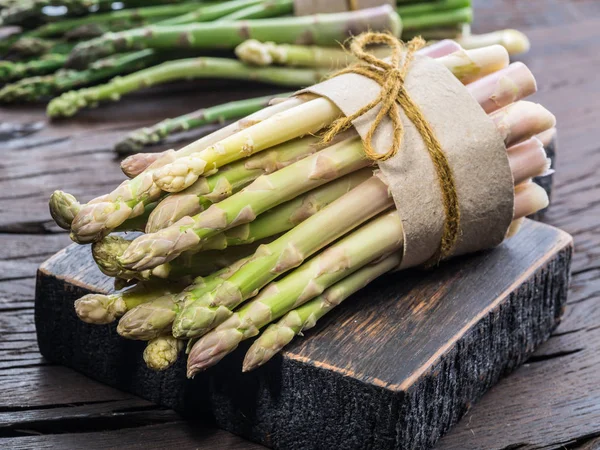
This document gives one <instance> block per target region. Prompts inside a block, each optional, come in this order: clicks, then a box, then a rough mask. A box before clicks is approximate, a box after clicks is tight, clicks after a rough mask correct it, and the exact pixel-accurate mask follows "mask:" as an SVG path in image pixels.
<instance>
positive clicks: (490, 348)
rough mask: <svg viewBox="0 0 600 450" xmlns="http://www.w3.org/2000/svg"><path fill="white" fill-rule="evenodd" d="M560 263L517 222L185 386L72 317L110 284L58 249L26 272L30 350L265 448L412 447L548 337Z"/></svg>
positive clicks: (543, 237)
mask: <svg viewBox="0 0 600 450" xmlns="http://www.w3.org/2000/svg"><path fill="white" fill-rule="evenodd" d="M571 253H572V239H571V237H570V236H569V235H568V234H566V233H564V232H562V231H560V230H557V229H555V228H552V227H550V226H547V225H543V224H540V223H536V222H532V221H526V223H525V225H524V227H523V229H522V230H521V232H520V233H519V234H518V235H517V236H516V237H515V238H513V239H511V240H509V241H508V242H507V243H505V244H504V245H502V246H501V247H499V248H498V249H495V250H494V251H488V252H482V253H480V254H478V255H474V256H469V257H464V258H459V259H456V260H454V261H453V262H452V263H448V264H443V265H441V266H440V267H439V268H438V269H436V270H434V271H427V272H425V271H408V272H405V273H402V274H395V275H389V276H386V277H384V278H381V279H380V280H378V281H376V282H374V283H372V285H370V286H369V287H368V288H366V289H364V290H363V291H361V292H360V293H358V294H357V295H355V296H354V297H353V298H352V299H349V300H348V301H347V302H346V303H345V304H344V305H343V306H342V307H340V308H339V310H337V311H334V312H333V313H331V314H330V315H329V316H328V317H325V318H324V320H322V322H321V323H319V324H318V325H317V327H316V328H315V329H314V330H312V331H309V332H308V333H307V336H306V337H305V338H299V339H297V340H296V341H295V342H294V343H293V344H292V345H290V346H289V348H288V349H287V350H286V351H285V352H284V353H283V355H281V356H279V357H276V358H274V360H272V361H271V362H270V363H269V364H267V365H266V366H265V367H263V368H261V369H259V370H257V371H255V372H252V373H249V374H242V373H241V371H240V368H241V359H242V357H243V355H244V351H245V349H246V348H247V345H245V346H241V348H240V349H238V350H237V351H236V352H234V354H233V355H230V356H229V357H228V358H226V359H225V360H223V361H222V362H221V363H220V364H219V365H217V366H216V367H214V368H213V369H211V370H209V371H207V372H205V373H203V374H200V375H199V376H197V377H196V378H195V379H194V380H187V379H186V378H185V371H184V362H185V361H184V359H185V358H183V357H182V358H180V361H179V362H178V364H177V365H176V366H175V367H173V368H171V369H170V370H168V371H167V372H165V373H160V374H158V373H154V372H152V371H150V370H148V369H147V368H146V367H145V365H144V363H143V361H142V357H141V353H142V350H143V348H144V344H143V343H141V342H133V341H126V340H125V339H122V338H120V337H119V336H118V335H117V334H116V332H115V327H114V326H93V325H87V324H85V323H82V322H80V321H79V320H78V319H77V318H76V316H75V314H74V312H73V301H74V300H75V299H76V298H78V297H80V296H81V295H83V294H85V293H88V292H90V291H108V290H110V286H111V280H109V279H108V278H106V277H104V276H103V275H102V274H100V272H98V270H97V269H96V268H95V267H94V264H93V261H92V260H91V256H90V253H89V248H88V247H78V246H70V247H68V248H67V249H65V250H63V251H61V252H59V253H58V254H56V255H55V256H53V257H52V258H51V259H49V260H48V261H46V262H45V263H44V264H43V265H42V266H41V268H40V270H39V272H38V282H37V293H36V310H35V319H36V327H37V333H38V341H39V346H40V350H41V352H42V354H43V355H44V356H45V357H46V358H48V359H49V360H50V361H53V362H56V363H60V364H64V365H66V366H69V367H72V368H74V369H76V370H79V371H80V372H82V373H84V374H86V375H88V376H90V377H92V378H94V379H97V380H100V381H102V382H104V383H107V384H109V385H111V386H115V387H118V388H120V389H123V390H125V391H128V392H132V393H135V394H137V395H140V396H142V397H144V398H146V399H148V400H151V401H153V402H156V403H159V404H161V405H165V406H169V407H172V408H174V409H176V410H177V411H179V412H182V413H184V414H188V415H194V416H198V415H201V416H202V415H204V416H207V417H209V416H210V417H212V418H215V419H216V421H217V423H218V424H219V425H220V426H221V427H223V428H225V429H228V430H231V431H233V432H234V433H236V434H240V435H242V436H245V437H248V438H250V439H252V440H254V441H257V442H260V443H263V444H265V445H268V446H272V447H275V448H327V447H331V448H346V449H347V448H367V447H368V448H382V449H384V448H386V449H387V448H426V447H430V446H432V445H433V444H434V443H435V442H436V441H437V439H438V438H439V437H440V436H441V435H442V434H443V433H445V432H446V431H447V430H448V429H449V427H450V426H451V425H452V424H454V423H455V422H456V421H458V419H459V418H460V417H461V416H462V415H463V414H464V412H465V411H466V409H467V407H468V406H469V405H470V404H471V403H472V402H474V401H476V400H477V399H478V398H480V397H481V395H482V394H483V393H484V392H485V391H486V390H487V389H488V388H489V387H491V386H492V385H493V384H494V383H495V382H496V381H497V380H498V379H499V378H500V377H501V376H503V375H505V374H507V373H508V372H510V371H512V370H513V369H515V368H516V367H517V366H519V365H520V364H521V363H522V362H523V361H525V359H526V358H527V357H528V355H530V354H531V353H532V352H533V351H534V349H535V348H536V347H537V346H538V345H539V344H541V343H542V342H543V341H544V340H546V339H547V338H548V336H549V335H550V332H551V331H552V330H553V329H554V328H555V326H556V325H557V324H558V321H559V318H560V315H561V313H562V311H563V307H564V305H565V302H566V294H567V287H568V281H569V268H570V261H571Z"/></svg>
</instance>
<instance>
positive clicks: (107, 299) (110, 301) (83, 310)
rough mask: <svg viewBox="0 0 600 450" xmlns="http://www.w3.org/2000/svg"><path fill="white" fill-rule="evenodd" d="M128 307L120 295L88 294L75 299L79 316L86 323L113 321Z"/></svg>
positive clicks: (99, 323)
mask: <svg viewBox="0 0 600 450" xmlns="http://www.w3.org/2000/svg"><path fill="white" fill-rule="evenodd" d="M126 309H127V307H126V305H125V303H124V302H123V299H122V298H121V297H120V296H110V295H103V294H88V295H85V296H83V297H81V298H80V299H78V300H76V301H75V313H76V314H77V317H79V318H80V319H81V320H83V321H84V322H86V323H92V324H96V325H105V324H108V323H112V322H114V321H115V320H116V318H117V317H119V316H121V315H122V314H123V313H124V312H125V310H126Z"/></svg>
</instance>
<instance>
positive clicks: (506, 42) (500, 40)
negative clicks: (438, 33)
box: [457, 29, 531, 56]
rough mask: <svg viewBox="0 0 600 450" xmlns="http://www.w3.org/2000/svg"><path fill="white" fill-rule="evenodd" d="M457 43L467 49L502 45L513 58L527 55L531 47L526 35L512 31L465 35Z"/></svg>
mask: <svg viewBox="0 0 600 450" xmlns="http://www.w3.org/2000/svg"><path fill="white" fill-rule="evenodd" d="M457 42H458V43H459V44H460V45H462V46H463V47H464V48H466V49H473V48H481V47H486V46H488V45H501V46H503V47H504V48H506V50H508V53H509V54H510V55H511V56H512V55H518V54H521V53H526V52H527V51H529V48H530V46H531V45H530V43H529V39H528V38H527V36H526V35H525V34H523V33H522V32H520V31H518V30H511V29H508V30H500V31H494V32H492V33H486V34H470V33H469V34H464V35H462V36H460V37H459V38H457Z"/></svg>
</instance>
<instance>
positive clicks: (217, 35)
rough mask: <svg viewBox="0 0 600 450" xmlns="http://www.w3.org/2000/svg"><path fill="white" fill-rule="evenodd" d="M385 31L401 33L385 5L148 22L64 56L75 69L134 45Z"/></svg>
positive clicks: (201, 44)
mask: <svg viewBox="0 0 600 450" xmlns="http://www.w3.org/2000/svg"><path fill="white" fill-rule="evenodd" d="M367 30H379V31H384V30H389V31H391V32H392V33H394V35H396V36H397V35H399V33H400V20H399V18H398V16H397V14H396V13H395V12H394V10H393V9H392V8H391V7H390V6H389V5H386V6H382V7H378V8H371V9H365V10H360V11H353V12H348V13H338V14H318V15H315V16H303V17H290V18H287V17H284V18H277V19H255V20H250V21H238V22H214V23H194V24H188V25H172V26H150V27H146V28H136V29H134V30H129V31H125V32H120V33H107V34H105V35H104V36H102V37H100V38H97V39H93V40H90V41H88V42H84V43H81V44H79V45H78V46H77V47H76V48H75V49H74V50H73V52H72V53H71V55H70V57H69V64H70V65H73V66H74V67H81V66H86V65H87V63H88V62H89V61H94V60H97V59H99V58H102V57H105V56H109V55H112V54H114V53H117V52H123V51H131V50H133V49H142V48H154V49H163V50H172V49H175V48H186V49H187V48H197V49H206V48H221V49H225V48H234V47H235V46H236V45H238V44H240V43H241V42H243V41H244V40H245V39H248V38H250V37H252V38H255V39H258V40H261V41H266V40H273V41H276V42H279V43H290V44H292V43H304V42H312V43H315V44H318V45H335V44H336V42H338V41H342V40H344V39H345V38H346V37H347V36H348V33H349V32H350V31H351V32H352V33H355V34H358V33H360V32H362V31H367Z"/></svg>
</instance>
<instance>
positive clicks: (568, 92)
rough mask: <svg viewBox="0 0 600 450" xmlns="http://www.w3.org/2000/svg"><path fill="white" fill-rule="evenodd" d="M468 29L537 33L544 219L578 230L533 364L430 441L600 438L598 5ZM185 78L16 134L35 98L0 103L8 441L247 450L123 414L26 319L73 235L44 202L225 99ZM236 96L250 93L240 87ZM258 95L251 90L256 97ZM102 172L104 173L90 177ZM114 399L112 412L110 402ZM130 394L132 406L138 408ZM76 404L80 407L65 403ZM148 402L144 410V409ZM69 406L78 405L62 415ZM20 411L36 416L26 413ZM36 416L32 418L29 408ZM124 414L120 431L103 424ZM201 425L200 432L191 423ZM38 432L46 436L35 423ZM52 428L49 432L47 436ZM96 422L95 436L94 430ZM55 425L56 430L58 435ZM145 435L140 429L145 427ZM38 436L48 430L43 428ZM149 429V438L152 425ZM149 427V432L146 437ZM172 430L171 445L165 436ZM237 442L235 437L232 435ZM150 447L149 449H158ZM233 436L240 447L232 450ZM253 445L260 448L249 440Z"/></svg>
mask: <svg viewBox="0 0 600 450" xmlns="http://www.w3.org/2000/svg"><path fill="white" fill-rule="evenodd" d="M474 3H475V5H476V15H477V23H476V25H475V27H474V29H475V31H478V32H484V31H489V30H492V29H495V28H505V27H518V28H521V29H523V30H524V31H527V33H528V34H529V35H530V37H531V38H532V44H533V49H532V51H531V52H530V54H528V55H527V56H525V57H524V58H523V60H524V61H525V62H526V63H527V64H528V65H529V66H530V67H531V68H532V69H533V70H534V72H535V73H536V76H537V78H538V81H539V86H540V93H539V94H538V95H537V96H536V99H537V101H539V102H542V103H544V104H545V105H546V106H548V107H549V108H551V109H552V111H553V112H554V113H555V114H556V115H557V117H558V121H559V126H560V131H561V133H560V149H561V155H562V156H559V162H558V167H557V169H558V172H557V174H556V184H555V192H554V195H553V209H552V210H551V211H550V212H549V213H548V214H547V215H546V217H545V220H546V221H547V222H548V223H551V224H553V225H556V226H559V227H561V228H563V229H565V230H566V231H568V232H569V233H571V234H572V235H574V237H575V244H576V251H575V254H574V261H573V263H574V266H573V269H574V271H573V281H572V288H571V292H570V297H569V306H568V308H567V310H566V313H565V317H564V319H563V322H562V324H561V325H560V326H559V328H558V329H557V330H556V331H555V332H554V334H553V336H552V338H551V339H550V340H549V341H548V342H547V343H546V344H545V345H544V346H543V347H542V348H541V349H540V350H539V351H538V352H537V353H536V355H534V357H532V358H531V359H530V361H529V363H528V364H527V365H526V366H524V367H522V368H521V369H519V370H517V371H516V372H515V373H514V374H512V375H511V376H509V377H508V378H506V379H505V380H503V381H501V382H500V383H499V384H498V385H497V386H496V387H494V388H493V389H492V390H491V391H490V392H489V393H488V394H487V395H486V396H485V397H484V398H483V399H482V400H481V401H480V402H479V403H478V404H476V405H474V406H473V408H472V409H471V410H470V412H469V413H468V414H467V416H466V417H465V418H464V419H463V420H462V421H461V422H460V423H459V424H458V425H457V426H456V427H455V428H454V429H453V430H452V431H451V432H450V433H449V434H448V435H447V436H446V437H445V438H444V439H442V441H440V443H439V444H438V446H437V448H440V449H478V448H481V449H494V448H495V449H507V448H548V449H554V448H569V449H575V448H578V449H592V448H598V447H599V446H600V441H599V440H598V437H600V375H599V373H600V357H599V356H598V355H599V354H600V340H599V339H598V330H599V328H598V326H599V325H600V307H599V306H598V304H599V303H598V298H599V296H600V265H599V263H598V261H600V247H599V243H600V202H598V198H600V184H599V183H598V171H599V170H600V151H598V146H599V144H598V138H597V134H598V133H597V124H598V123H599V122H600V92H599V89H600V88H599V85H598V82H597V74H598V72H599V71H600V56H599V55H598V52H597V49H598V47H599V45H600V2H598V1H597V0H521V1H516V0H475V1H474ZM198 86H199V85H198V84H184V85H181V86H178V87H177V89H176V90H177V91H178V92H176V93H174V94H172V95H171V96H170V97H169V98H168V99H162V98H161V99H159V98H158V95H156V94H153V95H148V94H143V95H136V96H134V97H132V98H131V99H130V100H129V101H127V102H123V103H121V104H117V105H108V106H106V107H103V108H101V109H98V110H95V111H90V112H87V113H85V114H84V115H82V116H81V117H79V118H77V119H75V120H71V121H67V122H61V123H58V124H55V125H52V126H51V127H45V128H44V129H43V130H42V131H40V132H39V133H36V134H32V135H29V136H26V137H23V138H20V139H11V140H7V136H6V133H4V131H3V130H4V124H5V123H7V122H10V123H35V122H37V121H43V120H44V114H43V107H41V106H39V107H36V108H31V107H19V108H10V109H8V108H2V109H0V123H1V124H2V125H3V127H2V129H0V139H1V140H0V150H1V152H2V161H1V162H0V190H1V192H2V193H1V194H0V233H1V234H0V311H1V313H0V411H1V412H2V413H3V414H7V415H10V414H15V415H14V416H13V418H14V419H12V418H10V417H8V418H6V417H7V416H4V417H5V419H3V420H5V421H6V422H8V423H12V424H13V425H12V429H13V430H17V431H10V432H6V431H4V429H3V430H2V431H0V436H2V437H5V438H6V439H3V440H0V445H1V446H2V447H3V448H19V447H20V448H40V447H43V446H48V445H54V446H55V447H57V448H83V447H86V448H99V447H104V448H110V447H115V446H117V445H119V446H129V445H131V446H133V445H138V446H141V445H144V447H145V448H149V447H153V446H154V447H161V444H162V446H163V447H167V446H169V445H172V446H173V447H174V446H180V447H182V448H197V447H202V448H219V447H221V448H250V447H251V445H252V444H247V447H246V446H245V444H243V443H241V440H235V439H236V438H234V437H231V435H229V434H228V433H224V432H218V431H208V432H206V434H205V435H204V434H200V435H199V436H196V435H194V434H192V433H190V432H189V430H190V427H189V425H188V424H187V423H186V422H184V421H181V420H174V421H169V422H168V424H166V425H164V426H161V427H162V428H159V427H158V426H157V425H153V424H152V423H155V422H146V424H145V425H144V426H143V427H140V424H139V422H136V423H134V422H133V421H132V420H129V415H130V412H129V411H128V410H127V408H124V409H122V408H121V406H120V405H121V403H116V402H120V401H132V402H133V401H134V400H135V401H136V402H137V401H139V400H137V399H134V398H133V397H132V396H129V395H126V394H123V393H121V392H119V391H116V390H114V389H110V388H106V387H104V386H102V385H101V384H99V383H97V382H94V381H91V380H89V379H88V378H86V377H84V376H82V375H78V374H76V373H75V372H73V371H70V370H68V369H64V368H61V367H58V366H53V365H51V364H48V363H47V362H45V361H44V360H43V359H42V358H41V357H40V355H39V353H38V351H37V343H36V342H35V331H34V326H33V309H32V308H33V293H34V287H35V278H34V277H35V269H36V268H37V266H38V265H39V263H41V262H42V261H44V260H45V259H47V258H48V257H49V256H51V255H52V254H53V253H55V252H56V251H58V250H60V249H61V248H63V247H65V246H66V245H68V244H69V239H68V237H67V236H66V235H65V234H64V233H60V234H59V233H56V231H57V229H56V227H53V226H52V225H51V222H50V220H49V217H48V214H47V207H46V200H47V197H48V195H49V194H50V192H51V191H52V190H54V189H58V188H64V189H66V190H70V191H73V192H74V193H75V194H77V195H79V196H82V197H83V198H90V197H92V196H94V195H97V194H99V193H101V192H104V191H105V190H106V189H107V188H108V187H110V186H112V185H114V183H116V182H117V181H118V180H120V173H119V170H118V163H117V161H116V160H115V159H114V157H113V155H112V153H111V152H110V144H111V142H112V140H113V139H114V138H115V137H116V136H118V135H121V134H122V133H124V132H125V131H126V130H128V129H132V128H134V127H135V126H136V125H142V124H149V123H152V122H153V121H155V120H157V119H159V118H162V117H164V116H165V115H174V114H179V113H183V112H187V111H189V110H191V109H194V108H196V107H199V106H206V105H209V104H211V103H218V101H219V100H220V99H221V98H223V97H225V94H214V93H211V92H210V91H211V89H206V91H205V92H203V91H201V90H198ZM236 89H238V91H237V92H234V93H233V94H232V96H236V95H238V96H241V95H244V94H246V95H249V93H248V92H244V91H243V90H244V89H245V87H244V86H238V87H237V88H236ZM263 92H266V91H265V90H263V91H260V92H259V91H258V90H255V91H253V92H252V94H253V95H254V94H256V95H260V94H261V93H263ZM99 173H102V174H103V176H102V177H99V176H98V174H99ZM101 402H103V403H106V406H107V407H108V409H107V411H108V412H105V413H102V415H103V416H102V418H98V417H96V416H94V415H93V414H94V410H93V409H90V410H89V411H90V418H89V420H88V422H87V423H88V426H89V428H86V429H85V430H84V431H83V432H82V433H79V432H78V430H76V429H73V428H69V430H68V431H67V432H62V431H61V429H60V426H58V424H57V423H54V424H53V426H52V427H46V426H45V425H44V424H45V423H48V415H47V412H48V411H51V410H52V409H53V408H57V407H60V408H63V411H62V412H61V414H63V416H62V417H63V419H61V420H65V421H68V420H69V418H70V417H78V416H80V415H81V414H84V413H82V412H83V411H85V408H87V407H88V405H89V407H90V408H91V407H92V406H93V405H95V404H99V403H101ZM113 402H114V409H112V410H111V409H110V407H111V404H112V403H113ZM133 405H137V403H132V407H137V406H133ZM70 408H76V409H72V410H71V409H70ZM148 408H152V407H151V405H148ZM69 411H72V413H69ZM23 412H29V413H30V414H31V417H32V418H33V419H31V420H30V419H27V420H26V421H25V420H22V419H21V418H22V417H23V415H22V413H23ZM38 414H41V415H40V416H39V417H41V419H40V420H37V419H35V417H36V416H37V415H38ZM105 417H119V418H120V419H119V423H120V425H119V426H120V428H122V430H121V431H118V432H117V431H115V430H114V429H112V430H111V431H101V430H104V429H106V428H105V427H104V426H103V420H104V418H105ZM197 429H198V428H195V427H194V430H197ZM41 430H43V431H41ZM53 430H56V431H53ZM92 430H97V431H92ZM55 432H59V433H61V434H53V433H55ZM142 432H143V433H144V434H142ZM40 433H43V434H42V435H40ZM146 433H147V434H146ZM143 436H147V437H146V438H144V437H143ZM166 439H171V441H170V442H167V441H165V440H166ZM234 441H235V442H234ZM153 444H154V445H153ZM236 445H237V447H235V446H236ZM257 448H258V446H257Z"/></svg>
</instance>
